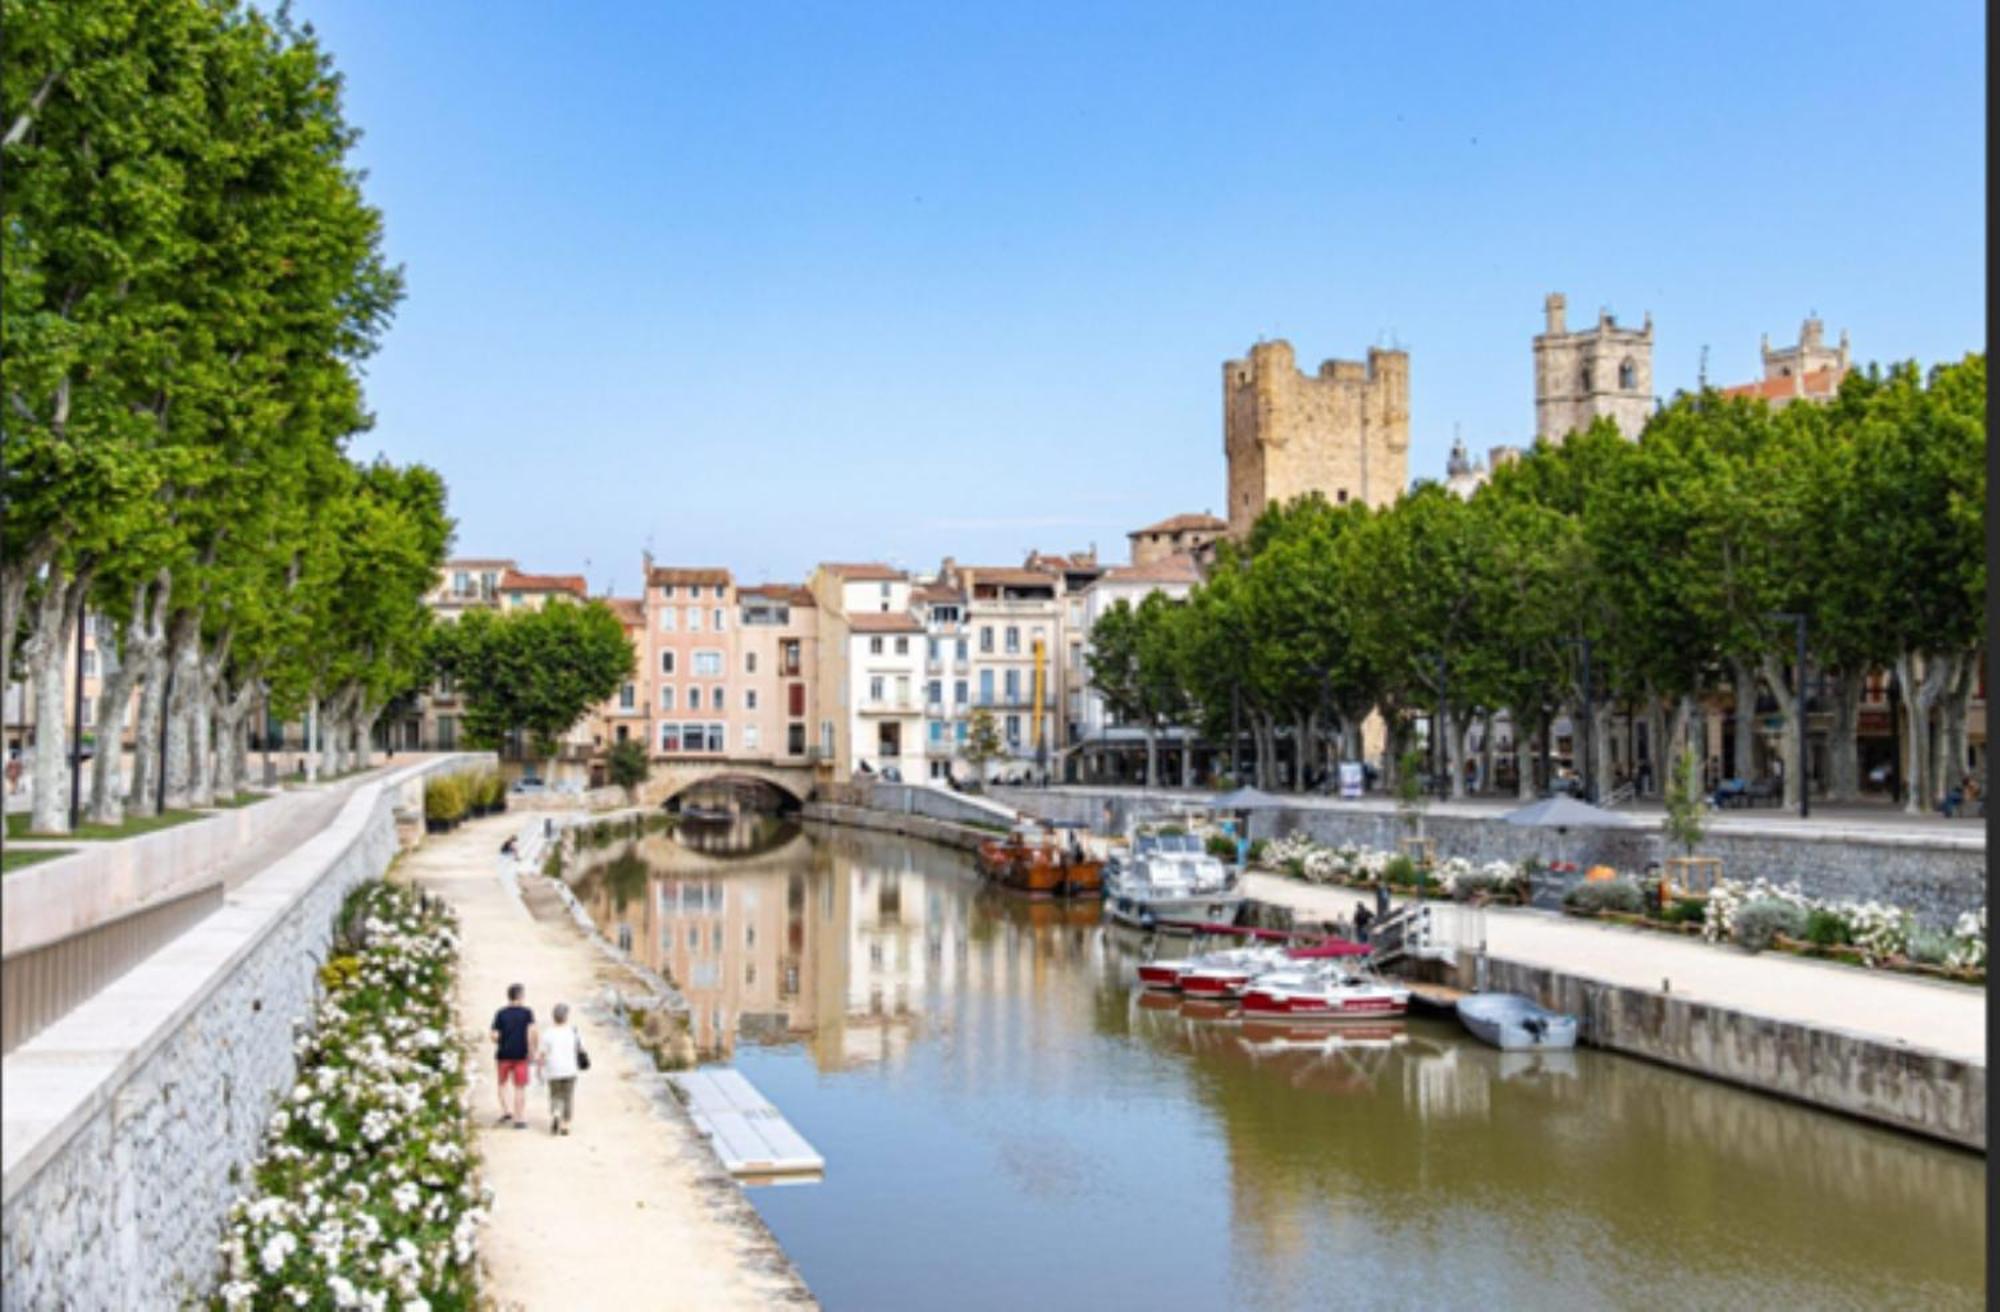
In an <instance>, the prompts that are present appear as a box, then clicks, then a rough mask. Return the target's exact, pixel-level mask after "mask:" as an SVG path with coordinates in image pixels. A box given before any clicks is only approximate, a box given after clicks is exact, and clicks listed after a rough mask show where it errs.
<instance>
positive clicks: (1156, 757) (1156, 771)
mask: <svg viewBox="0 0 2000 1312" xmlns="http://www.w3.org/2000/svg"><path fill="white" fill-rule="evenodd" d="M1159 786H1160V734H1159V730H1158V729H1157V728H1155V727H1154V725H1153V722H1152V721H1151V720H1148V721H1146V787H1148V788H1158V787H1159Z"/></svg>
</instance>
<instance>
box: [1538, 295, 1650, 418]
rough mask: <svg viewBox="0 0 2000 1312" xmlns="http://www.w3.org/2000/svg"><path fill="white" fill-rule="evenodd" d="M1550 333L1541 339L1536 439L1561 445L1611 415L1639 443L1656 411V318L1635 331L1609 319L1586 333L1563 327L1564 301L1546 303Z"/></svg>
mask: <svg viewBox="0 0 2000 1312" xmlns="http://www.w3.org/2000/svg"><path fill="white" fill-rule="evenodd" d="M1544 310H1545V311H1546V313H1547V315H1548V329H1547V331H1545V332H1543V333H1542V334H1540V335H1539V336H1537V337H1536V338H1535V436H1536V437H1537V438H1539V439H1543V440H1546V441H1549V442H1561V441H1562V440H1563V439H1564V438H1566V437H1568V436H1569V435H1570V434H1571V433H1573V432H1576V431H1577V430H1578V429H1582V428H1588V427H1590V421H1591V420H1593V419H1596V418H1597V417H1598V416H1600V415H1604V416H1608V417H1609V418H1610V419H1611V421H1612V422H1613V423H1615V424H1617V425H1618V431H1619V432H1621V433H1623V434H1625V436H1627V437H1631V438H1636V437H1638V436H1639V430H1640V429H1641V428H1644V427H1645V426H1646V416H1647V415H1648V414H1650V413H1652V409H1653V316H1652V315H1650V314H1649V315H1647V316H1646V323H1645V326H1644V327H1643V328H1640V329H1639V330H1638V331H1637V332H1634V331H1633V330H1632V329H1630V328H1620V327H1619V326H1618V324H1617V323H1616V321H1614V320H1613V319H1612V317H1611V316H1610V315H1609V314H1600V315H1599V316H1598V318H1597V323H1596V324H1595V325H1594V326H1593V327H1590V328H1587V329H1584V330H1582V331H1580V332H1569V331H1567V330H1566V329H1565V328H1564V327H1563V297H1562V293H1561V292H1551V293H1550V294H1549V299H1548V300H1547V301H1546V302H1545V303H1544Z"/></svg>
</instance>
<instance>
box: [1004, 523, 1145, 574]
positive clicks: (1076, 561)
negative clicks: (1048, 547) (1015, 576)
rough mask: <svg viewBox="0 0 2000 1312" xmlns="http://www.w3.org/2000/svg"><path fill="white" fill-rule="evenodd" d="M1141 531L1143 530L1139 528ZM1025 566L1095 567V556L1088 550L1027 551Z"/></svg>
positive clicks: (1055, 568) (1074, 568)
mask: <svg viewBox="0 0 2000 1312" xmlns="http://www.w3.org/2000/svg"><path fill="white" fill-rule="evenodd" d="M1141 531H1142V532H1143V531H1144V530H1141ZM1027 568H1029V569H1048V570H1078V569H1096V568H1097V557H1096V555H1095V554H1094V553H1092V552H1088V551H1074V552H1071V553H1070V554H1069V555H1067V556H1056V555H1050V554H1048V553H1046V552H1041V551H1031V552H1029V553H1028V563H1027Z"/></svg>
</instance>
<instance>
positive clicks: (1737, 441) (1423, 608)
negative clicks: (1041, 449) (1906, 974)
mask: <svg viewBox="0 0 2000 1312" xmlns="http://www.w3.org/2000/svg"><path fill="white" fill-rule="evenodd" d="M1985 428H1986V361H1985V357H1984V355H1968V356H1967V357H1966V358H1965V359H1964V360H1962V361H1960V362H1958V363H1955V364H1949V365H1942V366H1939V367H1937V368H1935V369H1932V370H1931V371H1930V373H1929V374H1928V375H1927V376H1926V375H1924V374H1921V373H1920V372H1919V370H1918V368H1917V367H1916V366H1915V365H1914V364H1905V365H1899V366H1896V367H1894V368H1891V369H1889V370H1887V371H1881V370H1871V371H1869V372H1867V373H1865V374H1862V373H1857V374H1855V375H1853V376H1851V377H1850V378H1849V379H1848V380H1847V381H1846V382H1845V383H1844V384H1843V385H1842V387H1841V390H1840V394H1839V396H1838V397H1837V398H1836V399H1835V400H1834V401H1832V402H1831V403H1830V404H1828V405H1825V406H1814V405H1806V404H1794V405H1791V406H1788V407H1786V408H1784V409H1781V410H1776V411H1774V410H1772V409H1771V408H1769V407H1768V406H1767V405H1766V404H1765V403H1764V402H1763V401H1761V400H1748V399H1740V398H1724V397H1721V396H1718V395H1716V394H1714V393H1712V392H1709V393H1703V394H1700V395H1691V396H1680V397H1677V398H1675V400H1674V401H1673V402H1672V403H1671V404H1669V405H1667V406H1665V407H1664V408H1662V409H1661V410H1659V411H1658V412H1657V413H1656V414H1654V415H1653V417H1652V418H1651V420H1650V421H1649V422H1648V423H1647V425H1646V427H1645V430H1644V431H1643V432H1642V433H1641V434H1640V436H1639V438H1638V440H1637V441H1630V440H1627V439H1626V438H1625V437H1623V436H1622V435H1621V434H1620V433H1619V431H1618V430H1617V428H1616V427H1614V426H1613V425H1612V424H1611V423H1610V422H1609V421H1608V420H1601V421H1599V422H1598V423H1597V424H1596V425H1595V426H1593V427H1592V428H1590V429H1588V430H1586V431H1583V432H1579V433H1575V434H1572V435H1571V436H1570V437H1569V439H1568V440H1567V441H1566V442H1563V443H1561V444H1559V445H1553V446H1550V445H1538V446H1537V447H1536V448H1535V449H1534V450H1533V451H1532V452H1530V453H1529V454H1528V455H1526V456H1525V457H1524V458H1522V459H1521V460H1519V461H1517V462H1514V463H1512V464H1509V465H1505V466H1503V467H1501V468H1499V469H1496V470H1495V471H1494V473H1493V475H1492V478H1491V480H1490V481H1489V482H1488V483H1487V484H1486V485H1485V486H1483V487H1481V488H1480V489H1479V490H1478V491H1477V492H1476V493H1475V494H1474V495H1473V496H1472V497H1470V498H1469V499H1465V500H1461V499H1459V498H1458V497H1455V496H1453V495H1452V494H1450V493H1449V492H1447V491H1446V490H1445V489H1443V488H1442V487H1439V486H1436V485H1423V486H1419V487H1417V488H1416V489H1414V490H1412V491H1410V492H1408V493H1406V494H1405V495H1404V496H1402V497H1401V498H1399V499H1398V500H1397V502H1396V503H1395V504H1394V505H1393V506H1391V507H1389V508H1387V509H1385V510H1381V511H1370V510H1369V509H1368V508H1367V507H1365V506H1363V505H1360V504H1358V503H1354V504H1349V505H1344V506H1339V507H1334V506H1330V505H1328V504H1327V503H1326V502H1325V501H1323V500H1321V499H1319V498H1317V497H1312V498H1305V499H1302V500H1300V501H1296V502H1294V503H1292V504H1291V505H1289V506H1285V507H1283V508H1275V507H1274V508H1273V509H1272V510H1270V511H1269V512H1267V513H1266V514H1265V516H1264V517H1263V518H1262V519H1261V520H1259V522H1258V523H1257V525H1256V527H1255V529H1254V531H1253V532H1252V534H1251V535H1250V537H1249V539H1248V541H1247V542H1245V543H1242V544H1240V546H1238V545H1235V544H1223V546H1222V548H1221V551H1220V555H1219V559H1218V562H1217V566H1216V568H1215V569H1214V570H1213V572H1212V573H1211V574H1210V576H1209V577H1208V579H1207V580H1206V581H1205V582H1204V583H1203V584H1202V585H1201V586H1199V587H1198V588H1196V589H1195V590H1194V592H1193V593H1192V595H1191V596H1190V597H1189V598H1188V600H1187V601H1186V602H1184V603H1178V602H1173V601H1170V600H1168V599H1167V598H1166V597H1165V596H1164V595H1161V594H1157V593H1156V594H1154V595H1153V596H1150V597H1148V598H1146V599H1145V601H1144V602H1143V603H1142V604H1141V605H1139V606H1138V607H1136V608H1134V607H1130V606H1127V605H1126V604H1125V603H1122V602H1121V603H1119V605H1118V606H1115V607H1113V608H1112V610H1111V611H1110V612H1109V613H1108V614H1107V615H1106V616H1105V617H1104V618H1103V619H1102V620H1100V621H1099V623H1098V625H1097V627H1096V629H1095V630H1094V631H1093V634H1092V645H1091V652H1090V656H1089V661H1090V669H1091V677H1092V680H1093V683H1094V684H1095V685H1096V687H1097V690H1098V691H1099V692H1100V693H1102V694H1103V695H1104V696H1105V698H1106V700H1107V702H1108V703H1109V706H1110V709H1111V711H1112V712H1113V714H1114V715H1116V716H1118V717H1119V718H1121V719H1123V720H1124V721H1126V722H1128V723H1133V724H1137V725H1140V726H1142V727H1143V728H1145V729H1146V730H1147V738H1148V744H1149V746H1148V778H1149V780H1151V781H1157V779H1158V771H1157V755H1158V753H1157V750H1156V746H1155V744H1156V742H1157V735H1158V733H1159V731H1160V730H1162V729H1164V728H1165V727H1166V726H1169V725H1177V724H1187V725H1191V726H1193V727H1195V728H1196V729H1197V730H1198V731H1199V732H1200V733H1201V734H1203V735H1204V736H1205V737H1206V738H1207V739H1208V740H1209V741H1213V742H1224V741H1227V740H1228V737H1229V735H1230V734H1231V733H1232V732H1233V727H1232V726H1233V723H1234V722H1236V721H1238V720H1239V719H1240V722H1241V724H1242V726H1243V729H1244V731H1245V732H1246V733H1247V734H1248V735H1249V736H1250V738H1251V741H1252V743H1253V744H1254V751H1255V757H1256V760H1257V762H1258V774H1259V776H1260V777H1261V778H1262V779H1264V780H1267V781H1268V780H1272V779H1275V778H1276V769H1275V764H1276V760H1277V756H1278V742H1279V740H1280V738H1281V737H1283V738H1289V739H1290V740H1291V741H1292V742H1294V743H1301V744H1305V745H1306V750H1304V751H1302V752H1300V753H1299V758H1300V759H1302V760H1304V761H1305V762H1308V763H1310V762H1312V761H1314V760H1328V761H1330V760H1332V759H1335V758H1341V759H1349V760H1355V759H1359V758H1360V755H1361V751H1360V732H1361V723H1362V721H1363V720H1364V719H1365V718H1366V717H1367V715H1368V713H1369V712H1370V711H1371V710H1379V711H1380V712H1381V713H1382V715H1383V716H1384V719H1385V721H1386V723H1387V725H1388V729H1389V734H1390V745H1389V750H1388V751H1387V752H1386V753H1385V760H1386V762H1387V764H1388V765H1389V768H1390V769H1391V771H1393V770H1394V768H1395V762H1396V761H1398V760H1399V759H1400V758H1401V757H1402V755H1403V754H1404V751H1405V749H1406V748H1407V746H1408V743H1409V740H1410V736H1411V734H1412V732H1413V727H1414V721H1415V720H1416V719H1417V718H1418V717H1424V718H1432V717H1434V723H1436V724H1438V725H1440V726H1441V733H1440V737H1441V739H1442V743H1443V746H1444V748H1445V751H1446V755H1447V758H1448V767H1447V770H1446V773H1447V774H1448V775H1449V777H1450V779H1451V788H1452V793H1453V795H1454V796H1460V795H1462V793H1463V789H1464V785H1465V774H1466V772H1465V769H1464V763H1465V756H1466V751H1467V746H1466V744H1467V733H1468V729H1469V728H1470V727H1471V726H1472V725H1474V724H1475V723H1478V722H1484V724H1485V725H1487V726H1490V725H1491V723H1492V721H1493V719H1494V718H1495V717H1497V716H1502V715H1504V716H1506V717H1507V718H1508V720H1509V721H1510V722H1511V723H1512V724H1513V725H1514V726H1515V735H1514V750H1515V751H1516V753H1517V754H1518V762H1517V778H1518V779H1519V780H1520V785H1519V786H1520V789H1521V791H1522V793H1523V794H1524V795H1525V794H1526V793H1528V792H1529V791H1530V790H1531V789H1532V788H1533V780H1534V778H1535V769H1534V763H1533V757H1534V756H1535V755H1536V754H1537V752H1538V751H1539V750H1546V747H1547V745H1548V744H1549V742H1550V738H1551V731H1552V726H1553V724H1554V722H1555V720H1556V718H1557V717H1558V716H1560V715H1563V714H1569V715H1571V716H1573V717H1574V721H1575V722H1576V723H1578V724H1579V725H1583V730H1582V731H1583V732H1586V733H1588V734H1589V736H1590V745H1589V747H1588V749H1587V750H1586V751H1585V752H1584V753H1583V755H1584V756H1585V757H1586V759H1587V761H1588V762H1589V765H1590V767H1591V769H1592V773H1593V774H1594V776H1595V778H1594V779H1593V781H1592V782H1593V785H1594V788H1595V790H1596V792H1597V793H1598V795H1603V794H1604V793H1606V792H1608V791H1609V789H1610V786H1611V780H1610V778H1609V761H1610V752H1609V751H1608V750H1607V742H1606V740H1607V737H1608V735H1609V733H1610V731H1611V728H1612V726H1613V723H1614V721H1615V718H1616V717H1617V716H1619V715H1621V714H1624V715H1631V716H1633V717H1634V718H1635V719H1636V720H1637V721H1639V722H1641V723H1645V724H1646V725H1648V726H1649V732H1648V740H1649V742H1651V743H1653V744H1662V745H1665V746H1664V748H1663V749H1662V748H1660V747H1656V748H1655V750H1654V753H1653V760H1654V763H1655V767H1656V768H1660V765H1661V763H1662V762H1664V761H1667V760H1675V759H1682V751H1683V749H1684V748H1687V747H1691V746H1696V747H1697V748H1698V741H1699V739H1698V736H1697V732H1698V722H1699V719H1700V717H1701V715H1702V714H1703V707H1704V705H1705V704H1713V702H1714V701H1715V700H1716V699H1717V697H1719V696H1720V695H1727V696H1729V697H1731V698H1733V703H1734V705H1735V706H1736V707H1739V708H1744V707H1751V706H1755V705H1756V704H1757V699H1758V694H1759V692H1760V690H1768V692H1769V693H1770V695H1771V697H1772V699H1773V700H1774V701H1775V704H1776V711H1775V714H1776V715H1777V716H1778V717H1779V718H1780V720H1781V722H1782V725H1783V751H1782V762H1783V775H1784V785H1785V790H1786V800H1787V802H1788V803H1789V804H1796V802H1797V800H1798V789H1799V788H1800V787H1801V784H1802V782H1803V780H1804V776H1805V772H1804V770H1802V769H1801V768H1800V742H1801V725H1800V724H1799V722H1798V718H1797V714H1796V711H1795V707H1796V706H1797V703H1798V698H1797V694H1798V692H1799V688H1798V684H1797V680H1799V679H1800V678H1801V677H1802V672H1801V671H1800V670H1799V668H1798V662H1797V659H1796V657H1795V655H1794V654H1793V653H1794V649H1795V632H1796V630H1795V627H1794V626H1795V621H1794V619H1793V618H1792V617H1793V616H1798V615H1803V616H1805V617H1806V623H1807V627H1808V634H1809V644H1810V646H1809V651H1808V662H1807V663H1808V669H1807V670H1806V671H1804V672H1803V677H1805V678H1806V679H1807V680H1808V681H1809V683H1813V682H1817V681H1818V680H1820V679H1822V678H1823V679H1824V684H1823V688H1824V693H1825V704H1826V706H1827V708H1828V709H1829V710H1830V711H1831V714H1832V731H1831V734H1830V736H1829V743H1828V746H1829V751H1828V770H1827V777H1826V778H1825V779H1824V780H1823V781H1822V782H1823V785H1824V789H1825V793H1826V795H1827V797H1828V798H1829V799H1831V800H1836V801H1840V800H1848V799H1852V798H1854V797H1855V796H1856V795H1857V794H1858V791H1859V784H1860V778H1859V775H1860V770H1859V757H1858V747H1857V738H1858V729H1859V723H1860V707H1861V701H1862V696H1863V692H1864V690H1865V687H1866V681H1867V679H1868V677H1869V676H1870V674H1871V673H1873V672H1877V671H1883V670H1888V671H1891V672H1893V675H1894V677H1895V680H1896V682H1897V685H1898V686H1899V689H1900V694H1901V704H1902V714H1901V715H1900V716H1899V719H1898V723H1897V725H1896V733H1897V735H1898V742H1899V752H1900V772H1901V777H1902V779H1903V780H1904V782H1905V786H1906V805H1907V807H1908V809H1910V810H1912V811H1917V810H1927V809H1931V808H1933V807H1935V806H1936V805H1937V804H1938V802H1939V801H1940V800H1941V799H1942V798H1943V797H1944V796H1945V795H1946V794H1947V792H1948V791H1949V790H1950V789H1952V788H1955V787H1957V786H1959V784H1960V783H1961V781H1962V779H1963V776H1964V773H1965V770H1966V762H1967V727H1966V721H1967V710H1968V707H1969V705H1970V702H1971V700H1972V696H1973V693H1974V690H1975V688H1976V686H1977V683H1978V678H1977V676H1978V672H1979V669H1980V666H1981V661H1982V660H1983V655H1984V653H1983V650H1982V640H1983V634H1984V618H1985V612H1984V596H1985V588H1986V565H1985V523H1984V505H1985V495H1986V465H1985ZM1586 644H1587V646H1586ZM1585 652H1587V653H1588V661H1587V662H1586V661H1584V660H1582V659H1579V658H1580V657H1581V656H1582V655H1583V654H1584V653H1585ZM1586 668H1587V669H1588V670H1589V671H1590V673H1589V676H1588V677H1589V679H1590V684H1591V686H1590V689H1589V693H1588V695H1586V690H1585V687H1584V685H1583V679H1584V677H1585V675H1584V670H1585V669H1586ZM1585 705H1588V707H1589V716H1588V719H1589V723H1588V724H1587V725H1584V723H1583V722H1584V718H1585V717H1584V716H1583V714H1582V711H1581V708H1582V707H1584V706H1585ZM1754 732H1755V725H1754V723H1753V719H1752V717H1751V716H1750V715H1748V714H1738V715H1736V716H1735V733H1736V735H1737V737H1736V746H1735V753H1736V759H1737V761H1738V762H1739V763H1741V762H1745V761H1748V760H1750V759H1751V755H1752V747H1751V736H1752V735H1753V733H1754ZM1685 759H1687V760H1688V761H1689V763H1690V768H1698V762H1699V759H1700V758H1699V756H1698V755H1697V754H1696V753H1693V752H1690V753H1688V754H1687V756H1686V758H1685ZM1299 773H1300V775H1303V774H1304V773H1305V771H1304V770H1301V771H1300V772H1299ZM1655 783H1656V785H1657V784H1663V783H1664V780H1658V779H1656V780H1655Z"/></svg>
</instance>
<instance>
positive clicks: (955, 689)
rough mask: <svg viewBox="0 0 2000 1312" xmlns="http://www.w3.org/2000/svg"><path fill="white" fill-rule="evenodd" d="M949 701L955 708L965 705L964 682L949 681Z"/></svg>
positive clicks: (958, 680)
mask: <svg viewBox="0 0 2000 1312" xmlns="http://www.w3.org/2000/svg"><path fill="white" fill-rule="evenodd" d="M951 700H952V704H953V705H955V706H963V705H965V703H966V700H967V699H966V695H965V680H963V679H953V680H952V681H951Z"/></svg>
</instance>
